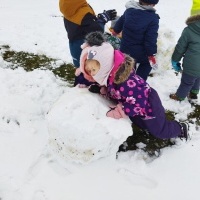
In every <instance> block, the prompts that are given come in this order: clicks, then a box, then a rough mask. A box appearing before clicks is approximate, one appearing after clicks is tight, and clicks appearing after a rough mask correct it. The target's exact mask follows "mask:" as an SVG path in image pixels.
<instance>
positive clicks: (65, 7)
mask: <svg viewBox="0 0 200 200" xmlns="http://www.w3.org/2000/svg"><path fill="white" fill-rule="evenodd" d="M59 6H60V11H61V12H62V14H63V15H64V25H65V29H66V31H67V36H68V39H69V48H70V53H71V55H72V58H73V63H74V66H75V67H79V65H80V63H79V62H80V60H79V59H80V55H81V51H82V49H81V48H80V46H81V45H82V44H83V42H84V38H85V36H86V34H88V33H90V32H93V31H102V32H103V31H104V25H105V23H107V22H108V21H109V20H113V19H115V17H116V16H117V12H116V10H114V9H113V10H108V11H104V12H103V13H100V14H98V16H96V15H95V13H94V10H93V9H92V7H91V6H90V5H89V4H88V3H87V1H86V0H60V1H59ZM80 82H83V83H84V84H86V85H90V83H88V82H87V81H86V80H85V79H84V77H83V76H82V75H80V76H79V77H76V79H75V83H74V86H75V85H76V84H77V83H80Z"/></svg>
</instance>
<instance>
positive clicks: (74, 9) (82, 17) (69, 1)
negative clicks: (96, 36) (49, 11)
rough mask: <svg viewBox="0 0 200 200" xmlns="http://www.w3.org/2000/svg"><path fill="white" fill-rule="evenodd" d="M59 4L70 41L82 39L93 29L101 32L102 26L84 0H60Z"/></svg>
mask: <svg viewBox="0 0 200 200" xmlns="http://www.w3.org/2000/svg"><path fill="white" fill-rule="evenodd" d="M59 6H60V11H61V12H62V14H63V15H64V24H65V28H66V31H67V34H68V38H69V41H70V42H72V41H74V40H80V39H84V38H85V36H86V35H87V34H88V33H90V32H93V31H102V32H103V27H101V25H100V24H99V23H98V21H97V17H96V15H95V13H94V11H93V9H92V8H91V6H90V5H89V4H88V3H87V2H86V0H60V2H59Z"/></svg>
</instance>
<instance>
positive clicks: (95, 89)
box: [88, 84, 101, 94]
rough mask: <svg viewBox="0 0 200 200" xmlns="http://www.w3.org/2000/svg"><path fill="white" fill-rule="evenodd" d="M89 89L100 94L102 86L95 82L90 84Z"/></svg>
mask: <svg viewBox="0 0 200 200" xmlns="http://www.w3.org/2000/svg"><path fill="white" fill-rule="evenodd" d="M88 90H89V91H90V92H92V93H97V94H100V90H101V86H99V85H97V84H93V85H90V87H89V88H88Z"/></svg>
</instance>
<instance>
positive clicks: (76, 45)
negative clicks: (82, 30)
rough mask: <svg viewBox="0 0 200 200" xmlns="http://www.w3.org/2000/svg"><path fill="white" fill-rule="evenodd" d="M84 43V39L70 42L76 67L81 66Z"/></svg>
mask: <svg viewBox="0 0 200 200" xmlns="http://www.w3.org/2000/svg"><path fill="white" fill-rule="evenodd" d="M83 43H84V39H81V40H75V41H73V42H69V49H70V53H71V55H72V58H73V63H74V66H75V67H79V66H80V56H81V52H82V49H81V45H82V44H83Z"/></svg>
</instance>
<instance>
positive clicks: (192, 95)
mask: <svg viewBox="0 0 200 200" xmlns="http://www.w3.org/2000/svg"><path fill="white" fill-rule="evenodd" d="M188 98H189V99H198V96H197V94H195V93H193V92H190V93H189V95H188Z"/></svg>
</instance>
